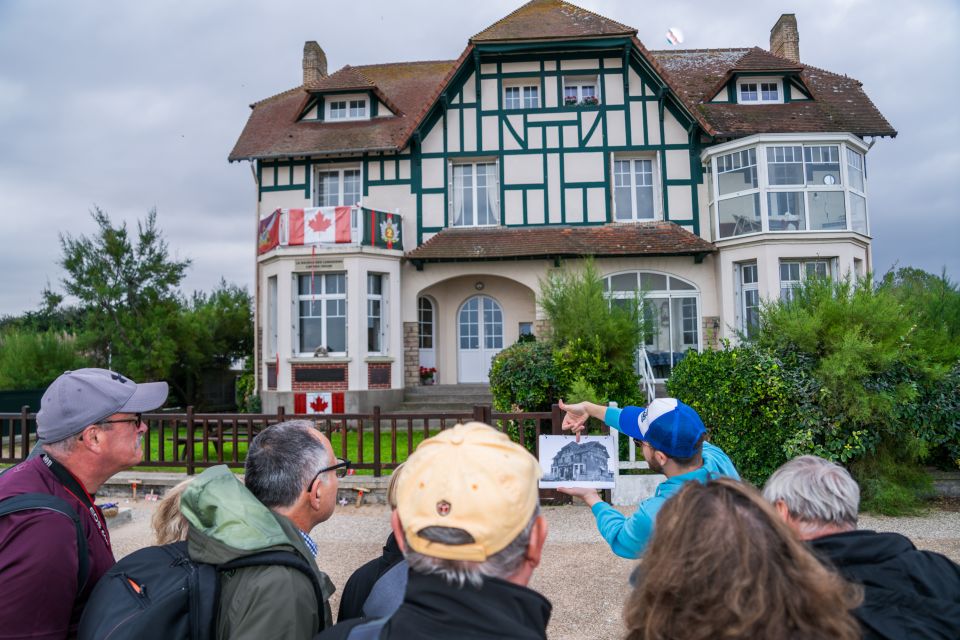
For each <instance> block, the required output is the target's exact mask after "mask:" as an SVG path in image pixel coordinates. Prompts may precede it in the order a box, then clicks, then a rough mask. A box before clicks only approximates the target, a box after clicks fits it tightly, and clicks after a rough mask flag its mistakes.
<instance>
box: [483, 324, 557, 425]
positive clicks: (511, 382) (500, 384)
mask: <svg viewBox="0 0 960 640" xmlns="http://www.w3.org/2000/svg"><path fill="white" fill-rule="evenodd" d="M560 373H561V372H560V371H559V369H558V367H557V366H556V365H555V364H554V358H553V345H552V344H551V343H550V342H539V341H538V342H517V343H516V344H513V345H511V346H509V347H507V348H506V349H504V350H503V351H501V352H500V353H498V354H497V355H496V356H495V357H494V358H493V363H492V364H491V366H490V392H491V393H492V394H493V406H494V408H495V409H496V410H497V411H515V410H517V409H519V410H521V411H549V410H550V406H551V405H552V404H553V403H554V402H556V401H557V399H558V398H560V397H562V396H563V394H564V392H565V390H566V382H565V380H564V378H562V377H561V375H560Z"/></svg>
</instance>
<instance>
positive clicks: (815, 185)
mask: <svg viewBox="0 0 960 640" xmlns="http://www.w3.org/2000/svg"><path fill="white" fill-rule="evenodd" d="M784 137H785V136H769V139H770V140H771V141H774V140H777V141H779V140H782V139H783V138H784ZM763 138H764V137H763V136H758V139H759V142H761V143H762V142H764V140H763ZM833 139H834V140H836V139H837V137H834V138H833ZM708 154H709V152H708ZM710 155H713V154H710ZM705 160H706V166H707V171H708V176H707V178H708V179H707V189H708V191H709V196H708V198H709V201H710V203H711V204H710V212H711V218H714V217H715V218H716V221H715V222H714V231H715V233H716V237H717V238H718V239H723V238H731V237H735V236H741V235H746V234H750V233H761V232H768V231H769V232H792V231H856V232H858V233H863V234H866V233H867V231H868V225H867V199H866V171H865V164H864V156H863V153H862V152H861V150H860V149H859V148H858V147H857V146H855V144H854V143H850V142H847V141H846V140H843V141H838V142H830V143H800V142H796V143H791V144H785V143H783V142H777V143H775V144H755V145H754V146H750V147H747V148H741V149H736V150H734V151H731V152H729V153H723V154H717V155H713V157H712V158H705Z"/></svg>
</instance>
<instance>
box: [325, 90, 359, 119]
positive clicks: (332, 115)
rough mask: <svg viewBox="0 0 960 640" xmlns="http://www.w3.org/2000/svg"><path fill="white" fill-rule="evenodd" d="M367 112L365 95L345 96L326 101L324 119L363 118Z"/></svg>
mask: <svg viewBox="0 0 960 640" xmlns="http://www.w3.org/2000/svg"><path fill="white" fill-rule="evenodd" d="M368 114H369V110H368V108H367V99H366V98H365V97H354V96H345V97H343V98H334V99H331V100H328V101H327V102H326V114H325V119H326V120H365V119H367V118H368V117H369V115H368Z"/></svg>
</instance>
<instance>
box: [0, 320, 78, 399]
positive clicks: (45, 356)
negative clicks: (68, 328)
mask: <svg viewBox="0 0 960 640" xmlns="http://www.w3.org/2000/svg"><path fill="white" fill-rule="evenodd" d="M75 342H76V340H75V339H74V337H73V336H71V335H69V334H65V333H58V332H56V331H32V330H29V329H6V330H4V331H2V332H0V389H3V390H13V389H42V388H44V387H46V386H47V385H48V384H50V383H51V382H53V381H54V379H56V377H57V376H59V375H60V374H61V373H63V372H64V371H69V370H72V369H77V368H80V367H83V366H86V362H85V360H84V358H83V356H82V355H80V354H79V353H78V351H77V349H76V345H75Z"/></svg>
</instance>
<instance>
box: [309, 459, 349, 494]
mask: <svg viewBox="0 0 960 640" xmlns="http://www.w3.org/2000/svg"><path fill="white" fill-rule="evenodd" d="M350 464H351V463H350V461H349V460H341V459H340V458H337V464H334V465H330V466H329V467H324V468H323V469H320V471H317V475H315V476H313V480H311V481H310V484H308V485H307V491H309V490H310V487H312V486H313V483H314V482H316V481H317V478H319V477H320V474H321V473H326V472H327V471H335V472H336V475H337V477H338V478H344V477H346V475H347V474H348V473H349V472H350Z"/></svg>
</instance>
